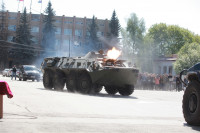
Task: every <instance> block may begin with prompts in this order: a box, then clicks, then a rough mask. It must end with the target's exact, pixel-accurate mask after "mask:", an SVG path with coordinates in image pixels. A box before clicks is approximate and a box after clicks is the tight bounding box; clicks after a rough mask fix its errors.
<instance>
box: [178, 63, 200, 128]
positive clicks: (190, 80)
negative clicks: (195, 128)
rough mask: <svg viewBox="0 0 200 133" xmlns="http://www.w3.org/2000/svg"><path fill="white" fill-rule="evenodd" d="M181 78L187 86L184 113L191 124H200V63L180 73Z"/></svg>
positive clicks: (184, 97) (184, 96)
mask: <svg viewBox="0 0 200 133" xmlns="http://www.w3.org/2000/svg"><path fill="white" fill-rule="evenodd" d="M180 79H181V81H182V83H183V84H184V85H185V86H186V90H185V92H184V95H183V105H182V107H183V114H184V118H185V121H186V122H187V123H188V124H190V125H200V63H197V64H196V65H194V66H192V67H191V68H189V69H187V70H183V71H182V72H181V73H180Z"/></svg>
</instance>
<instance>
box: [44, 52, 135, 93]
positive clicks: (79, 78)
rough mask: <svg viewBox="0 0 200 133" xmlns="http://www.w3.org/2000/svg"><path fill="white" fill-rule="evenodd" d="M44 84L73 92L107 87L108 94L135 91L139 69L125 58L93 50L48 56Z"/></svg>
mask: <svg viewBox="0 0 200 133" xmlns="http://www.w3.org/2000/svg"><path fill="white" fill-rule="evenodd" d="M41 68H42V71H43V73H44V77H43V84H44V87H45V88H47V89H52V88H54V89H59V90H62V89H64V87H65V84H66V87H67V90H68V91H70V92H74V91H77V92H81V93H98V92H100V91H101V89H102V88H103V86H104V88H105V90H106V92H107V93H108V94H116V93H117V92H119V93H120V94H121V95H124V96H127V95H131V94H132V93H133V91H134V86H135V84H136V82H137V77H138V72H139V71H138V69H136V68H134V67H128V66H127V65H125V61H124V60H113V59H105V58H104V56H102V55H100V54H95V53H93V54H92V53H89V54H87V55H86V56H85V57H76V58H69V57H54V58H46V59H44V61H43V63H42V66H41Z"/></svg>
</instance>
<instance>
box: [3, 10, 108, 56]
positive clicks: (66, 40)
mask: <svg viewBox="0 0 200 133" xmlns="http://www.w3.org/2000/svg"><path fill="white" fill-rule="evenodd" d="M27 15H28V18H29V22H30V28H31V34H32V35H33V38H32V40H33V42H34V45H38V46H41V41H42V29H43V18H44V15H43V14H31V13H29V14H27ZM4 16H5V17H4V19H5V26H6V27H7V41H9V42H11V41H12V40H13V37H14V36H15V33H16V29H17V27H18V25H19V22H20V16H21V13H20V12H9V11H7V12H5V14H4ZM54 19H55V22H54V25H55V26H56V27H55V28H56V33H55V34H56V40H55V41H56V44H55V50H57V51H65V52H66V53H67V51H68V52H69V50H71V52H72V53H73V51H74V49H79V51H81V48H80V47H84V46H87V45H88V43H89V42H88V41H89V40H88V39H89V38H88V34H89V32H88V28H89V25H90V24H91V22H92V19H90V18H86V17H84V18H78V17H75V16H74V17H67V16H64V15H63V16H55V18H54ZM96 22H97V25H98V28H99V29H98V32H97V36H98V37H101V38H107V35H108V34H109V20H107V19H106V20H102V19H96ZM70 45H71V46H70ZM70 47H71V48H70ZM103 47H104V43H103V42H100V43H99V44H98V45H97V48H99V49H102V48H103Z"/></svg>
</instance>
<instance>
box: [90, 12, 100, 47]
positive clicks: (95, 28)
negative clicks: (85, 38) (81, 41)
mask: <svg viewBox="0 0 200 133" xmlns="http://www.w3.org/2000/svg"><path fill="white" fill-rule="evenodd" d="M98 29H99V28H98V25H97V23H96V18H95V16H93V18H92V23H91V24H90V25H89V28H88V32H89V40H90V44H91V45H92V46H91V47H92V48H93V49H97V44H98V42H99V39H98V37H97V31H98Z"/></svg>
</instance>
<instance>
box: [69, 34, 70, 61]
mask: <svg viewBox="0 0 200 133" xmlns="http://www.w3.org/2000/svg"><path fill="white" fill-rule="evenodd" d="M69 57H70V37H69Z"/></svg>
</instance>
